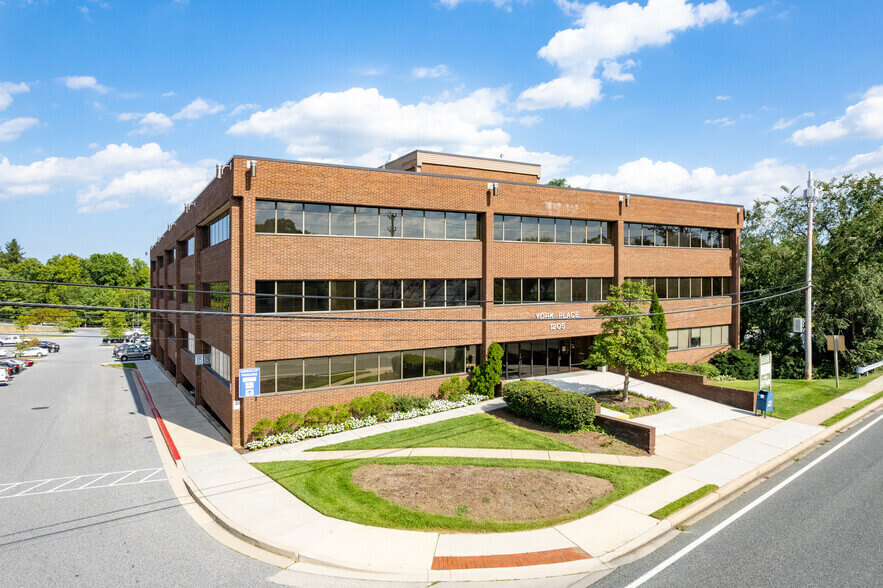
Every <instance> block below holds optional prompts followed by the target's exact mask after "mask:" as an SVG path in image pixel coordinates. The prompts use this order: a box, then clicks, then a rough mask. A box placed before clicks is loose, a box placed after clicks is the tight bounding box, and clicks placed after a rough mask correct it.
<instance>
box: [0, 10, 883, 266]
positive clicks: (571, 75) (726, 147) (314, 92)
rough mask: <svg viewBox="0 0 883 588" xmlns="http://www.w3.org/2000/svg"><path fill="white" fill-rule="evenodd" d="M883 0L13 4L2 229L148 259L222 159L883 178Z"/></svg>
mask: <svg viewBox="0 0 883 588" xmlns="http://www.w3.org/2000/svg"><path fill="white" fill-rule="evenodd" d="M880 22H883V2H880V1H879V0H867V1H861V0H843V1H840V2H815V1H795V2H779V1H770V2H751V1H743V0H729V1H728V2H724V1H723V0H716V1H714V2H705V3H702V2H698V1H693V2H690V1H687V0H640V1H635V2H630V3H626V2H623V3H616V2H599V3H586V4H583V3H579V2H568V1H566V0H559V1H558V2H554V1H550V0H511V1H506V0H492V1H481V0H429V1H426V2H423V1H420V0H410V1H407V2H393V1H388V2H380V1H377V2H364V1H362V2H344V1H328V2H291V1H286V2H222V1H213V2H197V1H195V0H192V1H190V2H189V3H188V2H175V1H172V0H168V1H157V2H116V1H114V0H107V1H102V0H99V1H92V0H80V1H77V2H65V1H60V0H58V1H51V0H45V1H40V0H33V1H30V2H28V1H17V0H6V1H5V2H3V3H0V48H2V52H3V56H4V59H3V65H2V66H0V211H2V213H0V240H2V241H3V242H5V241H7V240H8V239H10V238H12V237H16V238H17V239H18V240H19V241H20V242H21V243H22V244H23V246H24V248H25V250H26V251H27V253H28V254H29V255H32V256H36V257H38V258H41V259H44V260H45V258H47V257H48V256H50V255H52V254H55V253H68V252H71V253H76V254H79V255H86V254H89V253H92V252H96V251H112V250H116V251H119V252H121V253H124V254H126V255H128V256H130V257H133V256H142V257H143V256H144V252H145V251H146V249H147V248H148V247H149V246H150V244H151V243H153V242H154V240H155V239H156V236H157V235H159V234H160V233H162V232H163V229H164V227H165V225H166V223H168V222H170V221H172V220H174V219H175V218H176V217H177V216H178V213H179V212H180V210H181V209H182V205H183V204H184V203H185V202H188V201H190V200H192V199H193V198H194V197H195V196H196V195H197V194H198V193H199V192H200V191H201V189H202V188H203V187H204V186H205V184H206V183H207V181H208V180H209V179H210V177H211V174H212V171H213V165H214V163H215V162H218V161H226V160H227V159H228V158H229V157H230V155H232V154H234V153H238V154H251V155H257V156H265V157H280V158H288V159H303V160H315V161H329V162H335V163H347V164H355V165H366V166H378V165H381V164H382V163H384V161H386V160H387V158H389V157H393V158H394V157H396V156H397V155H400V154H402V153H405V152H407V151H410V150H412V149H414V148H428V149H434V150H442V151H450V152H461V153H467V154H475V155H483V156H489V157H499V156H500V155H503V156H504V157H505V158H506V159H515V160H524V161H532V162H539V163H541V164H542V165H543V170H544V176H545V177H544V180H548V179H550V178H552V177H561V176H563V177H567V178H568V179H569V180H570V181H571V183H572V184H574V185H579V186H581V187H588V188H597V189H607V190H623V191H632V192H637V193H650V194H658V195H663V196H675V197H684V198H693V199H698V200H711V201H723V202H734V203H742V204H746V205H748V204H750V203H751V202H752V201H753V200H755V199H757V198H760V197H763V196H765V195H770V194H775V193H777V192H778V189H779V186H780V185H781V184H787V185H790V186H794V185H797V184H799V183H802V182H804V181H805V177H806V171H807V170H808V169H813V170H814V171H815V173H816V175H817V177H821V178H830V177H831V176H833V175H835V174H836V175H839V174H843V173H864V172H867V171H875V172H877V173H883V69H881V67H880V65H879V64H880V63H881V62H883V41H881V40H880V35H879V23H880Z"/></svg>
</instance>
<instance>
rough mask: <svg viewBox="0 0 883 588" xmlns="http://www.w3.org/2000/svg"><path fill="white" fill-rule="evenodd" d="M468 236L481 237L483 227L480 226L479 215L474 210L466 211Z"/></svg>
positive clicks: (470, 237)
mask: <svg viewBox="0 0 883 588" xmlns="http://www.w3.org/2000/svg"><path fill="white" fill-rule="evenodd" d="M466 238H467V239H481V229H480V228H479V226H478V215H477V214H475V213H474V212H467V213H466Z"/></svg>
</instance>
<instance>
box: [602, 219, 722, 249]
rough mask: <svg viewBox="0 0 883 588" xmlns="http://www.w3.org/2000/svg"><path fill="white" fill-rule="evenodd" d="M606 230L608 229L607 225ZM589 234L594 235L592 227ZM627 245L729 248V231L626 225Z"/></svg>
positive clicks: (624, 226) (671, 226)
mask: <svg viewBox="0 0 883 588" xmlns="http://www.w3.org/2000/svg"><path fill="white" fill-rule="evenodd" d="M590 222H591V221H590ZM602 224H605V227H604V228H605V229H606V223H602ZM588 230H589V234H590V235H591V233H592V228H591V225H590V226H589V229H588ZM623 230H624V233H625V234H624V239H623V242H624V243H625V244H626V245H636V246H644V247H702V248H717V249H725V248H729V246H730V240H729V231H725V230H722V229H709V228H699V227H680V226H673V225H653V224H638V223H624V224H623Z"/></svg>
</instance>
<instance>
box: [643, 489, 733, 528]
mask: <svg viewBox="0 0 883 588" xmlns="http://www.w3.org/2000/svg"><path fill="white" fill-rule="evenodd" d="M717 489H718V486H717V485H715V484H706V485H705V486H703V487H702V488H699V489H698V490H693V491H692V492H690V493H689V494H687V495H685V496H681V497H680V498H678V499H677V500H675V501H674V502H669V503H668V504H666V505H665V506H663V507H662V508H660V509H659V510H657V511H656V512H652V513H650V516H651V517H653V518H654V519H659V520H662V519H664V518H665V517H667V516H668V515H670V514H671V513H673V512H676V511H679V510H681V509H682V508H684V507H685V506H687V505H688V504H690V503H692V502H696V501H697V500H699V499H700V498H702V497H703V496H705V495H706V494H708V493H709V492H714V491H715V490H717Z"/></svg>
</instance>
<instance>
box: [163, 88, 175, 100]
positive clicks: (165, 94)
mask: <svg viewBox="0 0 883 588" xmlns="http://www.w3.org/2000/svg"><path fill="white" fill-rule="evenodd" d="M177 95H178V93H177V92H175V91H174V90H169V91H168V92H163V93H162V97H163V98H171V97H172V96H177Z"/></svg>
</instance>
